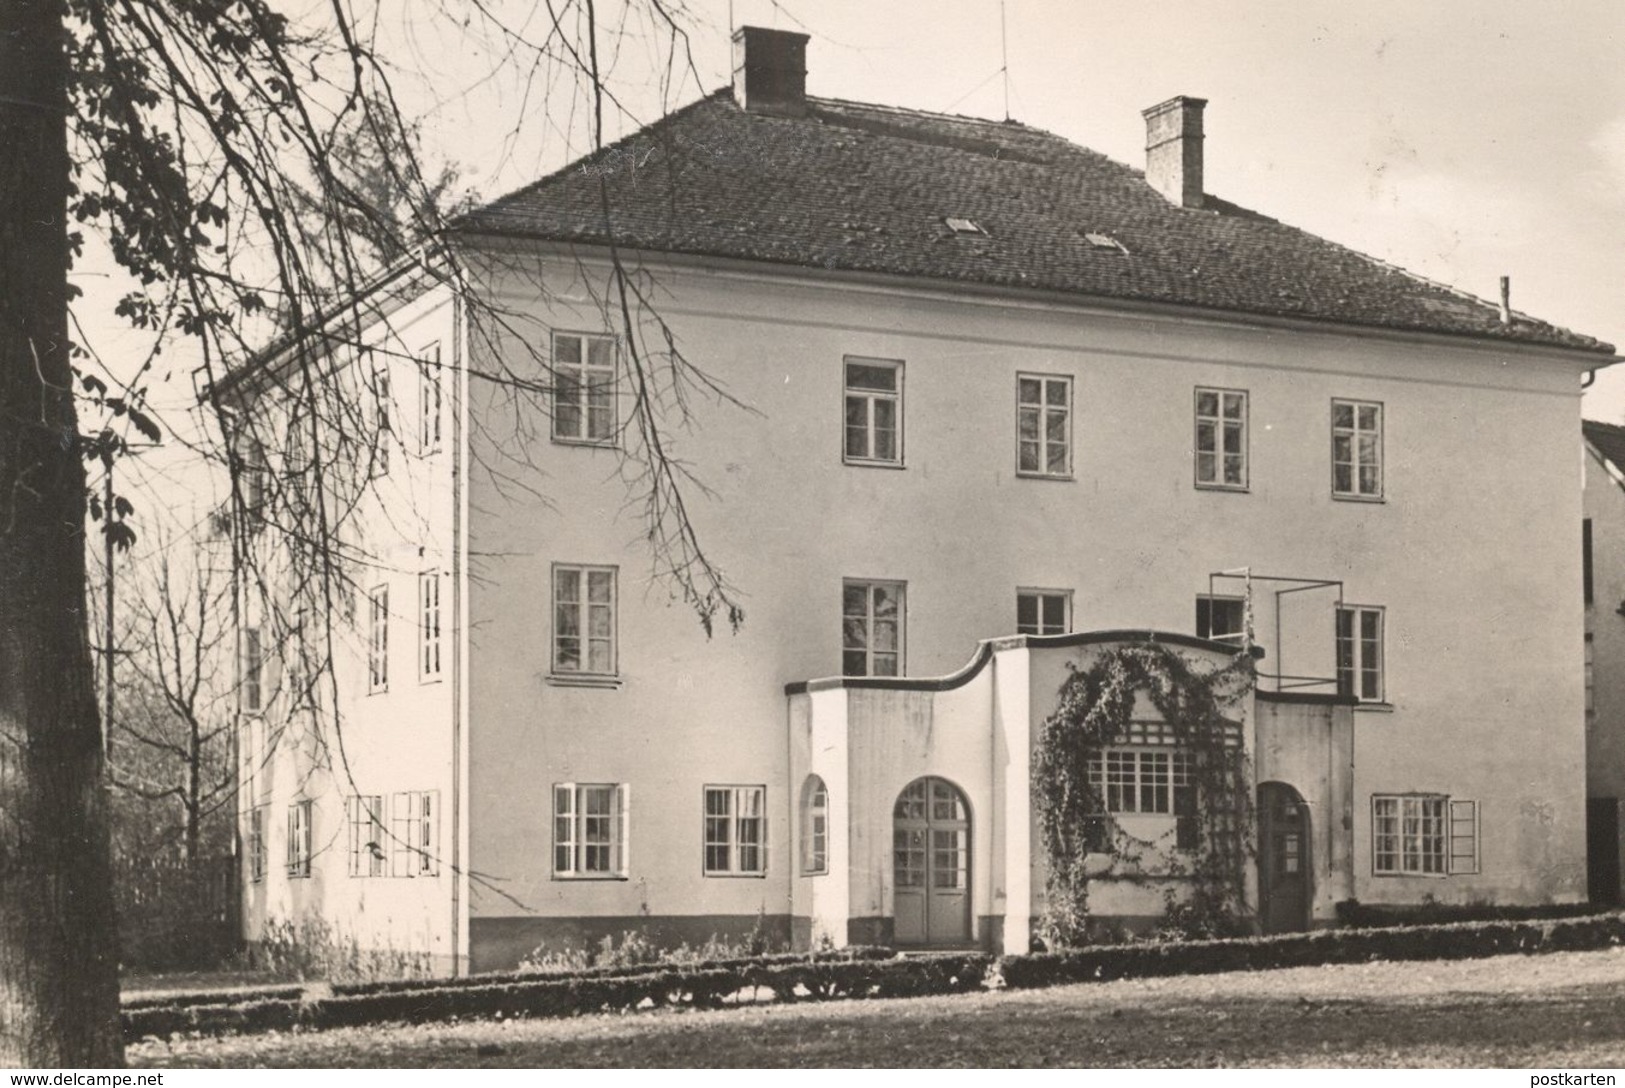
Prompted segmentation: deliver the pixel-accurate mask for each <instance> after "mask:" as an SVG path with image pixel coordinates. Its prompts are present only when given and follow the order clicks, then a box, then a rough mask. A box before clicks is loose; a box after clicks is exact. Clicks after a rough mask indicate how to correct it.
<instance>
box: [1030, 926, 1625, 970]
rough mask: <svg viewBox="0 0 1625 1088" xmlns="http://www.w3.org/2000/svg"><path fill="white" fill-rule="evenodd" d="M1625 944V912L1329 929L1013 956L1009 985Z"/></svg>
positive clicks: (1459, 957)
mask: <svg viewBox="0 0 1625 1088" xmlns="http://www.w3.org/2000/svg"><path fill="white" fill-rule="evenodd" d="M1621 943H1625V914H1622V913H1613V914H1599V915H1592V916H1589V917H1583V918H1569V919H1562V920H1554V921H1523V922H1518V921H1505V922H1501V921H1496V922H1458V923H1454V924H1450V925H1439V926H1395V927H1389V928H1382V929H1327V930H1319V931H1316V932H1313V933H1288V934H1280V935H1277V936H1271V937H1241V938H1230V939H1226V940H1213V941H1182V942H1177V943H1168V944H1151V943H1145V944H1126V945H1103V946H1101V947H1099V948H1080V949H1076V950H1074V951H1070V952H1040V953H1034V954H1032V955H1026V956H1006V957H1004V958H1003V959H1001V960H1000V961H999V967H1000V972H1001V974H1002V976H1003V978H1004V984H1005V985H1006V986H1009V987H1012V988H1015V989H1026V988H1031V987H1039V986H1055V985H1059V984H1062V983H1069V982H1108V981H1111V980H1114V979H1123V978H1156V977H1162V976H1167V975H1201V974H1215V973H1218V972H1222V971H1258V970H1265V969H1269V968H1275V967H1306V966H1317V965H1320V964H1327V963H1368V962H1371V961H1374V960H1440V959H1479V958H1482V957H1485V956H1499V955H1503V954H1506V953H1510V952H1519V953H1536V952H1573V951H1583V950H1588V949H1595V948H1608V947H1611V946H1614V945H1618V944H1621Z"/></svg>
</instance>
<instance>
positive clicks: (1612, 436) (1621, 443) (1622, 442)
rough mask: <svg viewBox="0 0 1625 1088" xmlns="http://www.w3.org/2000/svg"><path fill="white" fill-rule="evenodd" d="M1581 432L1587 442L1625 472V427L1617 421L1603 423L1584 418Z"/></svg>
mask: <svg viewBox="0 0 1625 1088" xmlns="http://www.w3.org/2000/svg"><path fill="white" fill-rule="evenodd" d="M1580 432H1581V433H1582V434H1584V435H1585V439H1586V441H1587V442H1590V443H1591V446H1592V448H1593V449H1595V450H1596V451H1597V452H1598V453H1600V454H1601V455H1602V456H1603V458H1604V459H1605V460H1607V461H1608V462H1609V463H1610V464H1612V465H1613V466H1614V468H1615V469H1616V470H1617V471H1619V472H1620V473H1621V474H1625V427H1621V426H1619V425H1618V424H1616V423H1602V422H1599V421H1597V420H1595V419H1582V420H1581V421H1580Z"/></svg>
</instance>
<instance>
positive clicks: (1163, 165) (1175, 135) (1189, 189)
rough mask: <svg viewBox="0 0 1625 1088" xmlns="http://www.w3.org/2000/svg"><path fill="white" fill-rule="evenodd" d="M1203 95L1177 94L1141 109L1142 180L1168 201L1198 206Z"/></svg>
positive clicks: (1188, 206)
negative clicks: (1143, 120) (1143, 130)
mask: <svg viewBox="0 0 1625 1088" xmlns="http://www.w3.org/2000/svg"><path fill="white" fill-rule="evenodd" d="M1206 105H1207V99H1205V98H1190V97H1187V96H1185V95H1178V96H1177V97H1174V98H1170V99H1169V100H1168V101H1166V102H1160V103H1158V104H1157V105H1155V106H1152V107H1151V108H1150V109H1148V110H1141V111H1140V113H1141V116H1143V117H1144V118H1145V180H1146V181H1148V182H1150V183H1151V188H1153V189H1155V190H1156V191H1157V192H1159V193H1161V194H1162V195H1163V196H1164V197H1166V198H1167V200H1168V202H1169V203H1171V204H1177V205H1179V206H1180V207H1181V208H1200V207H1201V206H1202V110H1203V108H1204V107H1205V106H1206Z"/></svg>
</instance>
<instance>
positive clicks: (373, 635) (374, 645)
mask: <svg viewBox="0 0 1625 1088" xmlns="http://www.w3.org/2000/svg"><path fill="white" fill-rule="evenodd" d="M367 690H368V691H369V692H374V691H387V690H389V587H388V586H387V585H385V586H374V587H373V588H372V590H371V591H370V592H369V593H368V594H367Z"/></svg>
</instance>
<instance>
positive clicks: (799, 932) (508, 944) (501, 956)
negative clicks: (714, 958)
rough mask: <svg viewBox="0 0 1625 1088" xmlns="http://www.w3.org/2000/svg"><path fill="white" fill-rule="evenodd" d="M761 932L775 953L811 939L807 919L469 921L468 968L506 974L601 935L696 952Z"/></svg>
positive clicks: (645, 916) (721, 916) (590, 942)
mask: <svg viewBox="0 0 1625 1088" xmlns="http://www.w3.org/2000/svg"><path fill="white" fill-rule="evenodd" d="M758 929H760V930H761V931H762V934H763V935H764V936H765V937H766V939H767V943H768V946H769V947H770V948H772V949H775V950H782V949H785V948H793V949H804V948H806V947H808V945H809V943H810V942H811V939H812V919H810V918H802V917H792V916H791V915H788V914H766V915H758V914H654V915H649V914H631V915H625V916H607V917H601V918H538V917H510V918H470V919H469V920H468V944H469V961H470V970H471V971H473V972H475V973H478V972H481V971H507V970H512V969H513V968H515V967H518V966H519V963H520V961H521V960H524V959H527V958H529V957H530V956H531V954H532V953H534V952H536V951H537V950H538V949H542V950H543V951H546V952H563V951H566V950H568V949H583V948H589V947H597V946H598V945H599V944H600V943H601V942H602V941H603V940H604V938H606V937H610V938H613V939H614V941H615V943H616V944H617V945H619V944H620V943H621V941H622V939H623V938H624V937H625V936H626V934H628V933H640V934H642V935H643V936H644V937H646V938H647V939H648V940H649V941H651V942H652V943H654V944H655V945H657V946H659V947H661V948H676V947H678V946H679V945H684V944H686V945H688V946H689V947H690V948H698V947H699V946H701V945H703V944H705V943H706V942H707V941H709V940H711V939H712V938H713V937H715V938H717V939H718V940H722V941H727V942H729V943H732V944H742V943H744V942H745V940H746V939H747V938H748V937H750V936H751V935H752V934H753V933H755V932H757V930H758Z"/></svg>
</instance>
